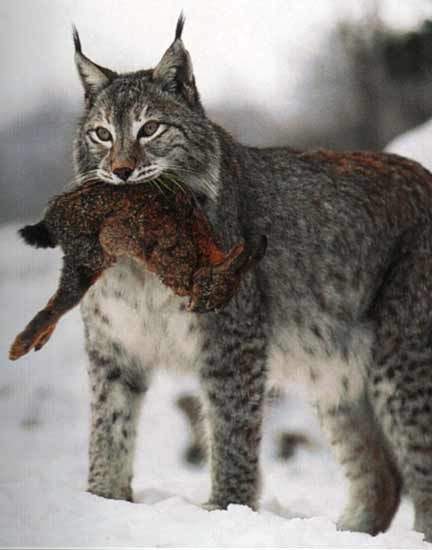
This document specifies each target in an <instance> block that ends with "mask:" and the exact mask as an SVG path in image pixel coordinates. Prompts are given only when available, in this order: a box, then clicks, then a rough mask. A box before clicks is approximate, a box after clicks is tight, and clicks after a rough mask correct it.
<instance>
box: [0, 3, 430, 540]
mask: <svg viewBox="0 0 432 550" xmlns="http://www.w3.org/2000/svg"><path fill="white" fill-rule="evenodd" d="M370 6H371V2H366V1H364V2H362V1H360V2H359V1H357V0H356V1H354V0H343V1H341V0H320V1H319V2H317V1H311V0H302V1H300V0H296V1H294V0H292V1H290V0H283V1H276V0H273V1H270V2H268V1H267V2H266V1H258V0H255V1H253V0H248V1H243V0H236V2H228V1H220V0H219V1H217V2H216V1H210V0H206V1H203V2H198V1H195V2H193V1H188V0H184V1H182V2H179V1H174V0H172V1H167V0H165V1H164V2H160V1H156V0H154V1H151V0H129V1H127V2H125V1H123V2H120V1H114V0H104V1H84V0H82V1H76V0H75V1H72V0H70V1H66V0H56V1H54V0H51V1H47V0H36V1H34V0H33V1H31V0H27V1H25V0H18V1H17V0H15V1H14V2H6V1H3V2H1V3H0V25H1V28H2V32H1V33H0V51H1V52H2V56H1V68H2V74H3V75H7V78H4V79H3V82H2V87H1V91H0V94H1V101H0V143H1V148H0V162H1V163H2V174H1V175H0V192H1V198H2V199H1V201H0V216H1V218H0V221H1V222H3V223H2V224H1V225H0V258H1V263H0V312H1V314H0V315H1V317H0V357H2V358H3V359H2V360H1V363H0V365H1V370H0V418H1V424H0V426H1V428H0V445H1V454H0V546H9V547H17V546H33V547H36V546H38V547H41V546H42V547H47V546H50V547H59V546H62V547H64V546H66V547H70V546H89V547H95V546H102V547H109V546H306V547H346V548H348V547H362V548H363V547H365V548H366V547H367V548H369V547H370V548H374V547H381V548H401V547H403V548H431V546H430V545H427V544H426V543H424V542H422V535H421V534H419V533H416V532H414V531H413V530H412V523H413V510H412V507H411V504H410V503H409V502H408V501H407V500H404V501H403V502H402V506H401V508H400V510H399V512H398V515H397V517H396V519H395V521H394V522H393V524H392V527H391V528H390V530H389V531H388V532H387V533H385V534H382V535H379V536H377V537H375V538H372V537H370V536H368V535H362V534H357V533H341V532H338V531H336V528H335V520H336V518H337V517H338V515H339V513H340V512H341V510H342V508H343V505H344V502H345V498H346V484H345V481H344V479H343V476H342V472H341V470H340V468H339V466H338V465H336V464H335V462H334V461H333V459H332V458H331V456H330V453H329V451H328V449H327V447H326V445H325V443H324V442H323V441H322V440H321V437H320V434H319V429H318V426H317V424H316V420H315V417H314V415H313V413H312V411H311V410H310V409H309V408H308V406H307V405H306V404H305V403H304V402H303V401H302V400H299V399H298V398H297V397H294V395H290V396H289V399H287V400H286V401H285V402H283V403H281V404H279V405H278V406H276V407H274V408H272V409H270V408H269V409H268V412H267V417H266V421H265V426H264V442H263V451H262V455H263V456H262V458H263V460H262V467H263V479H264V490H263V495H262V501H261V511H260V512H259V513H255V512H252V511H251V510H249V509H247V508H245V507H241V506H231V507H230V508H229V509H228V511H220V512H206V511H204V510H202V509H201V508H200V507H199V504H200V503H202V502H204V501H205V500H206V499H207V497H208V493H209V474H208V471H207V468H206V467H202V468H192V467H191V466H187V465H186V464H185V462H184V461H183V459H182V454H183V453H184V451H185V447H186V445H187V441H188V432H187V426H186V422H185V419H184V418H183V417H182V416H181V415H180V414H179V411H178V410H177V409H176V407H175V399H176V398H177V397H178V395H179V394H180V393H181V392H182V391H184V390H190V389H191V388H192V389H193V388H195V387H196V381H195V380H193V379H188V378H184V377H176V376H175V375H173V374H172V373H161V375H160V376H159V378H158V379H157V381H156V383H155V384H154V385H153V386H152V388H151V390H150V391H149V394H148V398H147V403H146V406H145V407H144V408H143V414H142V418H141V424H140V431H139V444H138V449H137V459H136V466H135V472H136V475H135V479H134V485H133V488H134V497H135V502H134V503H133V504H132V503H127V502H114V501H109V500H106V499H102V498H98V497H96V496H93V495H90V494H88V493H86V492H85V489H86V476H87V443H88V431H89V396H88V386H87V378H86V360H85V355H84V350H83V331H82V325H81V321H80V318H79V314H78V312H77V311H74V312H72V313H70V314H68V315H67V316H66V317H65V318H64V319H63V320H62V321H61V322H60V324H59V327H58V329H57V331H56V333H55V335H54V337H53V338H52V340H51V341H50V343H49V345H47V347H46V348H44V349H43V350H42V351H40V352H38V353H32V354H31V355H29V356H27V357H25V358H23V359H22V360H20V361H19V362H18V363H16V364H15V363H10V362H9V361H8V360H7V359H6V357H7V351H8V347H9V345H10V343H11V341H12V339H13V337H14V336H15V334H16V333H17V332H18V331H19V330H21V328H22V327H23V326H24V324H25V323H26V322H27V321H28V320H29V319H30V318H31V317H32V316H33V314H34V313H35V311H36V310H38V309H39V308H40V307H41V306H42V305H43V304H44V303H45V302H46V300H47V298H48V297H49V296H50V295H51V293H52V292H53V290H54V288H55V287H56V284H57V276H58V270H59V265H60V255H59V254H58V253H57V251H35V250H32V249H29V248H26V247H24V245H23V244H22V243H21V242H19V241H18V239H17V237H16V230H17V228H18V227H19V224H18V221H17V220H18V219H19V220H23V219H30V218H35V217H37V215H38V212H39V210H40V208H41V207H42V205H43V204H44V203H45V201H46V199H47V198H48V197H49V196H50V195H51V194H52V193H53V192H58V191H59V190H60V189H61V188H62V186H63V185H64V180H65V179H66V178H67V177H70V173H71V172H70V170H71V164H70V162H71V161H70V158H71V140H72V136H73V127H74V124H75V120H76V117H77V116H78V113H79V108H80V104H81V89H80V85H79V83H78V78H77V76H76V74H75V69H74V66H73V59H72V58H73V52H72V41H71V38H70V27H71V22H72V21H73V22H74V23H75V24H76V25H77V27H78V28H79V30H80V33H81V38H82V42H83V45H84V51H85V52H86V53H88V55H89V56H90V57H91V58H93V59H94V60H95V61H97V62H99V63H101V64H103V65H107V66H110V67H112V68H113V69H116V70H134V69H138V68H141V67H148V66H151V65H154V64H155V63H156V62H157V60H158V59H159V58H160V56H161V54H162V52H163V51H164V50H165V49H166V47H167V46H168V45H169V43H170V41H171V40H172V35H173V29H174V26H175V22H176V19H177V16H178V14H179V12H180V10H181V9H184V11H185V13H186V16H187V24H186V28H185V33H184V41H185V43H186V46H187V48H188V49H189V51H190V52H191V55H192V59H193V62H194V67H195V73H196V77H197V82H198V85H199V88H200V90H201V93H202V97H203V101H204V104H205V105H207V106H208V107H209V111H210V112H211V113H212V114H213V116H214V117H215V118H216V119H217V120H219V121H220V122H222V123H223V124H224V125H225V126H226V127H227V128H228V129H230V130H231V131H232V132H233V133H234V134H235V135H236V136H237V137H239V138H241V139H242V140H243V141H244V142H247V143H254V144H261V145H264V144H277V143H283V142H285V143H291V144H292V145H297V144H298V143H302V144H308V143H310V144H311V145H313V144H317V145H334V146H339V147H341V146H342V142H341V138H340V136H341V135H343V132H342V134H341V129H340V128H342V127H338V128H339V129H337V128H336V126H335V124H336V122H338V123H340V122H341V121H340V119H341V118H344V117H345V118H349V117H348V114H350V113H352V112H354V111H355V109H354V108H353V106H352V105H351V103H350V102H349V101H348V102H347V103H346V104H345V103H344V104H342V103H341V102H340V101H339V99H340V97H342V96H343V97H344V98H345V99H346V97H347V94H346V88H344V89H343V90H344V92H343V93H342V95H338V93H339V94H340V93H341V92H338V89H339V88H338V86H339V85H340V83H341V74H340V73H335V72H334V68H335V66H336V65H337V66H338V67H339V68H340V67H341V64H339V61H341V60H343V59H344V58H343V56H342V57H337V58H336V59H333V58H332V57H331V56H330V57H329V53H328V51H327V50H326V49H325V48H326V46H328V45H329V44H330V42H329V41H328V37H329V35H330V34H331V31H332V29H334V28H335V25H336V23H337V22H338V21H339V20H341V19H347V18H348V19H350V20H361V19H362V17H364V16H365V14H366V13H369V11H368V10H370ZM381 7H382V17H383V20H384V21H385V22H386V24H388V25H389V26H391V28H392V29H395V30H397V31H398V32H405V31H406V30H408V29H410V28H415V26H416V25H417V24H418V23H419V22H421V21H422V20H423V19H425V18H426V17H431V15H432V5H431V2H430V1H410V2H400V1H399V0H394V1H390V0H389V1H386V2H382V3H381ZM335 55H339V56H340V55H341V53H340V51H339V53H337V50H336V53H335ZM343 74H344V73H343V72H342V76H343ZM323 77H325V78H323ZM342 80H344V79H343V78H342ZM312 83H315V84H317V83H320V86H321V87H320V86H318V84H317V87H314V86H312ZM329 83H330V84H331V85H330V84H329ZM332 83H333V84H332ZM425 89H426V88H422V90H423V91H424V90H425ZM348 95H349V94H348ZM425 95H426V94H425ZM349 97H351V96H349ZM335 98H336V99H335ZM426 100H427V98H425V101H426ZM344 108H346V112H345V111H344V117H341V116H340V112H339V111H338V109H344ZM351 108H353V109H354V111H351V110H350V109H351ZM407 109H408V106H407ZM356 112H357V111H356ZM345 115H346V116H345ZM430 116H432V108H431V111H430ZM422 117H423V118H424V119H425V111H423V112H422ZM353 120H354V119H353ZM335 121H336V122H335ZM400 124H402V122H400ZM353 127H354V126H353ZM383 127H384V126H383ZM384 129H385V131H384V130H383V133H382V134H381V136H380V141H379V143H382V145H383V146H384V144H385V143H386V141H390V139H392V138H393V137H394V136H395V135H396V134H397V133H398V132H397V131H396V130H397V127H396V126H394V125H393V126H388V125H387V126H385V128H384ZM330 130H331V131H330ZM336 130H337V131H336ZM344 131H345V130H344ZM354 134H355V132H353V133H351V134H348V133H347V134H346V136H345V139H346V143H351V141H350V140H353V139H354V138H356V139H357V138H358V136H356V135H354ZM326 136H327V137H326ZM350 136H351V137H350ZM386 137H388V139H386ZM352 143H353V144H354V145H355V144H356V142H355V141H352ZM431 144H432V127H431V125H430V124H428V123H425V124H423V126H421V127H420V128H419V129H417V130H413V131H411V132H409V133H408V134H407V135H406V136H405V137H402V138H397V139H395V140H394V141H393V142H392V144H391V145H390V148H391V149H392V150H395V151H399V152H402V153H403V154H407V155H409V156H413V157H417V158H419V159H420V160H422V161H424V162H425V163H428V162H429V163H430V164H429V165H431V164H432V162H431V159H432V155H430V151H431ZM280 430H292V431H295V432H301V433H305V434H307V436H308V438H309V440H310V441H311V444H310V445H309V446H302V447H300V448H299V449H298V451H297V452H296V454H295V455H294V457H293V458H292V459H291V460H289V461H288V462H281V461H280V460H278V459H277V458H276V447H277V445H276V438H277V435H278V433H279V432H280Z"/></svg>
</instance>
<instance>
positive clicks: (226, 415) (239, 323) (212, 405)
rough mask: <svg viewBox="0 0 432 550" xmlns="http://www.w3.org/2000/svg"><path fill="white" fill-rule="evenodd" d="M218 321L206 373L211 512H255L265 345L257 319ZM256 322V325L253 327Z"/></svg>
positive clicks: (226, 315)
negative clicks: (233, 507)
mask: <svg viewBox="0 0 432 550" xmlns="http://www.w3.org/2000/svg"><path fill="white" fill-rule="evenodd" d="M253 313H255V312H251V315H250V316H249V315H248V316H247V318H244V320H239V319H235V320H234V318H233V317H232V316H231V315H230V313H228V311H227V310H224V311H223V312H221V313H219V314H217V316H214V317H213V321H214V323H213V327H212V331H211V334H212V335H209V336H208V337H207V340H206V341H205V343H204V349H205V359H204V364H203V366H202V370H201V381H202V386H203V389H204V397H205V402H206V409H207V410H206V412H207V415H208V420H209V427H210V434H209V435H210V461H211V476H212V492H211V496H210V500H209V502H208V504H207V505H206V507H207V508H208V509H216V508H226V507H227V506H228V505H229V504H232V503H236V504H245V505H248V506H250V507H252V508H256V506H257V500H258V496H259V494H258V493H259V467H258V455H259V444H260V439H261V421H262V409H263V402H264V396H265V379H266V341H265V337H264V334H263V332H262V328H261V326H260V320H259V317H258V315H253ZM252 319H254V320H253V321H252Z"/></svg>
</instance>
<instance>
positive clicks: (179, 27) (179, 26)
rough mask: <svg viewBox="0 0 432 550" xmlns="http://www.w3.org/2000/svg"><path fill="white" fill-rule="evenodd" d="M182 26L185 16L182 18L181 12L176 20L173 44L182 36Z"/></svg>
mask: <svg viewBox="0 0 432 550" xmlns="http://www.w3.org/2000/svg"><path fill="white" fill-rule="evenodd" d="M184 24H185V16H184V14H183V12H180V15H179V18H178V20H177V25H176V30H175V38H174V42H175V41H176V40H180V39H181V35H182V33H183V27H184Z"/></svg>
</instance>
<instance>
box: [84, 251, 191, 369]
mask: <svg viewBox="0 0 432 550" xmlns="http://www.w3.org/2000/svg"><path fill="white" fill-rule="evenodd" d="M186 303H187V299H184V298H180V297H178V296H176V295H175V294H174V293H173V292H172V290H170V289H168V288H166V287H164V286H163V285H162V283H161V282H160V281H159V279H158V278H157V277H156V275H154V274H152V273H150V272H148V271H147V270H145V269H144V267H143V266H142V265H141V264H139V263H138V262H135V261H134V260H132V259H129V258H125V259H122V260H121V261H119V262H117V264H116V265H115V266H113V267H112V268H110V269H109V270H107V271H106V272H105V273H104V274H103V275H102V277H101V278H100V279H99V280H98V281H97V282H96V284H95V285H93V286H92V287H91V288H90V290H89V291H88V292H87V294H86V296H85V298H84V300H83V301H82V305H81V310H82V315H83V319H84V322H85V325H86V331H87V341H88V345H89V346H90V347H91V348H92V349H95V350H97V351H98V352H100V353H102V354H108V355H110V354H111V353H112V354H114V355H116V356H117V358H118V357H119V356H120V357H123V359H124V361H125V362H128V363H131V362H132V363H134V364H136V365H140V366H142V367H143V368H159V367H175V368H177V369H180V370H194V368H195V367H196V364H197V362H198V358H199V351H200V342H201V335H200V332H199V327H198V320H197V316H196V315H195V314H192V313H189V312H188V311H186Z"/></svg>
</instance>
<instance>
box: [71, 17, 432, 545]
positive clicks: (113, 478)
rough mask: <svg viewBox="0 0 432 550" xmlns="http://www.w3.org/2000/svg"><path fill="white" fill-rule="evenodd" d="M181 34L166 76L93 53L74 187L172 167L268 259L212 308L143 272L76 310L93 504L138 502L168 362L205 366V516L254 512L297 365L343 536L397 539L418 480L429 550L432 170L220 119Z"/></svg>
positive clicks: (98, 287)
mask: <svg viewBox="0 0 432 550" xmlns="http://www.w3.org/2000/svg"><path fill="white" fill-rule="evenodd" d="M183 24H184V19H183V17H180V19H179V21H178V23H177V27H176V32H175V39H174V41H173V43H172V44H171V46H170V47H169V48H168V50H167V51H166V52H165V54H164V55H163V57H162V59H161V61H160V62H159V63H158V64H157V65H156V66H155V68H152V69H148V70H142V71H138V72H133V73H127V74H118V73H116V72H114V71H113V70H111V69H107V68H105V67H102V66H100V65H98V64H96V63H94V62H93V61H91V60H90V59H89V58H88V57H86V56H85V55H84V53H83V51H82V47H81V42H80V39H79V36H78V33H77V32H76V31H75V33H74V41H75V59H76V65H77V68H78V71H79V75H80V77H81V81H82V84H83V87H84V91H85V110H84V114H83V116H82V119H81V122H80V124H79V127H78V131H77V136H76V141H75V166H76V185H81V184H83V183H84V182H86V181H88V180H90V179H94V178H95V177H96V178H98V179H100V180H102V181H104V182H107V183H111V184H112V185H123V184H124V183H126V182H127V183H128V184H136V185H151V184H152V181H154V180H155V178H157V177H159V176H160V175H161V174H164V173H166V172H169V173H173V174H175V175H176V176H177V177H178V178H179V179H181V181H182V183H183V184H184V185H186V186H187V187H188V188H189V189H190V190H191V192H192V193H193V194H194V195H195V197H196V200H197V201H198V203H199V204H200V205H201V206H202V208H203V209H204V211H205V213H206V215H207V216H208V218H209V220H210V221H211V223H212V225H213V226H214V228H215V231H216V232H217V234H218V235H220V236H221V239H222V242H223V246H224V249H225V250H229V249H230V247H232V246H233V244H235V243H237V242H239V241H245V242H247V241H248V240H253V239H257V238H259V236H261V235H266V236H267V239H268V248H267V252H266V254H265V256H264V258H263V259H262V261H261V262H260V263H259V264H258V265H257V266H256V267H255V268H254V269H253V270H251V271H250V272H248V273H247V274H246V275H245V277H244V278H243V280H242V283H241V285H240V287H239V290H238V293H237V294H236V296H235V297H234V298H233V299H232V300H231V302H230V303H229V304H228V305H227V306H226V307H225V308H223V309H221V310H220V311H217V312H212V313H206V314H194V313H191V312H189V311H187V310H186V308H185V303H184V299H183V298H180V297H178V296H174V295H173V294H172V293H171V292H170V291H169V290H168V289H166V288H165V287H163V286H162V285H161V283H160V282H159V281H158V280H157V279H156V278H155V277H154V276H153V275H152V274H151V273H149V272H147V271H145V269H144V268H143V267H142V266H141V265H140V264H138V263H137V262H136V261H135V260H133V259H126V258H125V259H123V260H122V261H119V262H118V263H117V264H116V265H115V266H113V267H112V268H110V269H109V270H107V271H106V272H105V273H104V275H103V276H102V277H101V278H100V279H99V280H98V281H97V283H96V284H95V285H94V286H93V287H92V288H91V289H90V290H89V291H88V293H87V294H86V296H85V298H84V300H83V302H82V307H81V309H82V317H83V320H84V325H85V336H86V349H87V352H88V357H89V376H90V382H91V384H90V386H91V392H92V402H91V412H92V426H91V435H90V451H89V455H90V466H89V477H88V488H89V491H91V492H92V493H95V494H97V495H101V496H104V497H108V498H113V499H132V489H131V480H132V466H133V457H134V445H135V437H136V424H137V418H138V414H139V411H140V407H141V403H142V400H143V397H144V395H145V393H146V391H147V389H148V387H149V385H150V383H151V378H152V374H153V372H154V371H155V369H157V368H158V367H161V366H168V365H172V366H175V367H177V368H186V369H189V370H192V371H194V372H195V373H196V375H197V376H198V377H199V379H200V383H201V387H202V399H203V402H204V407H205V411H206V416H207V419H208V423H209V448H210V464H211V482H212V489H211V495H210V498H209V501H208V502H207V504H206V505H205V506H206V507H207V509H210V510H211V509H216V508H226V507H227V506H228V505H229V504H230V503H238V504H244V505H248V506H250V507H252V508H256V507H257V506H258V498H259V488H260V475H259V446H260V438H261V420H262V408H263V401H264V397H265V392H266V387H267V385H268V379H269V376H271V375H272V374H273V373H274V372H276V371H279V372H280V373H282V374H283V375H286V376H289V374H290V372H292V371H294V370H295V371H301V372H302V373H303V374H304V376H305V377H306V378H307V379H308V381H309V383H310V388H311V396H312V399H313V401H314V402H315V403H316V407H317V411H318V414H319V417H320V419H321V422H322V425H323V429H324V431H325V432H326V433H328V436H329V441H330V443H331V444H332V446H333V447H334V448H335V451H336V455H337V456H338V457H339V460H340V463H341V464H342V465H343V466H344V468H345V470H346V475H347V478H348V479H349V481H350V492H349V500H348V505H347V507H346V509H345V511H344V512H343V514H342V517H341V518H340V520H339V522H338V527H339V528H340V529H348V530H355V531H362V532H366V533H370V534H376V533H378V532H381V531H384V530H386V529H387V528H388V526H389V524H390V522H391V520H392V518H393V516H394V514H395V512H396V510H397V508H398V505H399V500H400V493H401V487H402V483H404V484H405V487H406V489H407V490H408V492H409V494H410V496H411V498H412V500H413V502H414V507H415V528H416V529H417V530H419V531H422V532H424V533H425V535H426V538H427V539H428V540H429V541H432V404H431V397H432V277H431V273H432V175H431V174H430V173H429V172H427V171H426V170H425V169H423V168H422V167H421V166H420V165H419V164H417V163H415V162H413V161H411V160H408V159H405V158H402V157H398V156H395V155H390V154H384V153H362V152H350V153H336V152H332V151H325V150H318V151H312V152H306V151H298V150H295V149H291V148H289V147H286V148H272V149H265V148H264V149H259V148H254V147H246V146H243V145H241V144H240V143H237V142H236V141H235V140H234V139H233V138H232V137H231V136H230V135H229V133H227V132H226V131H225V130H223V129H222V128H220V127H219V126H217V125H216V124H214V123H213V122H212V121H210V120H209V118H208V117H207V116H206V113H205V110H204V108H203V106H202V103H201V100H200V96H199V93H198V89H197V86H196V83H195V78H194V73H193V69H192V63H191V58H190V56H189V53H188V52H187V50H186V49H185V47H184V44H183V41H182V31H183Z"/></svg>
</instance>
